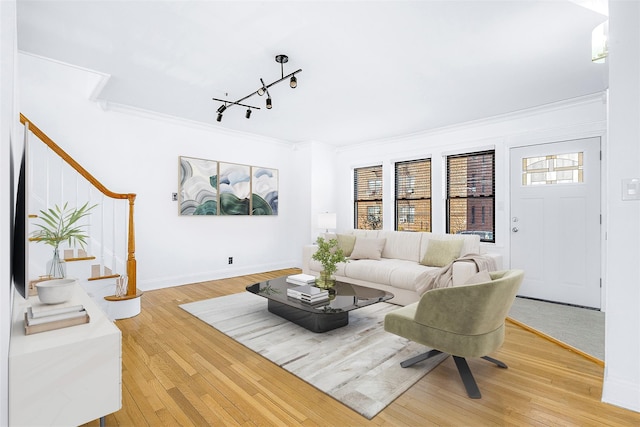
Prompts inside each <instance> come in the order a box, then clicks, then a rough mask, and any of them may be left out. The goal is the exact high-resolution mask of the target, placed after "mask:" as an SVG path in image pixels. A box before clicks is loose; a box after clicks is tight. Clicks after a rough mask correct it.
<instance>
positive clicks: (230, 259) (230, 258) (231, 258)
mask: <svg viewBox="0 0 640 427" xmlns="http://www.w3.org/2000/svg"><path fill="white" fill-rule="evenodd" d="M229 264H233V257H232V256H230V257H229Z"/></svg>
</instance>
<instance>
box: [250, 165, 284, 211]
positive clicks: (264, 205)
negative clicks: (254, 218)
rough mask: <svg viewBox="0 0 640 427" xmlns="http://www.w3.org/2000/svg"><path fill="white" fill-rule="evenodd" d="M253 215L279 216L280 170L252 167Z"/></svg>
mask: <svg viewBox="0 0 640 427" xmlns="http://www.w3.org/2000/svg"><path fill="white" fill-rule="evenodd" d="M251 215H278V170H277V169H269V168H261V167H256V166H252V167H251Z"/></svg>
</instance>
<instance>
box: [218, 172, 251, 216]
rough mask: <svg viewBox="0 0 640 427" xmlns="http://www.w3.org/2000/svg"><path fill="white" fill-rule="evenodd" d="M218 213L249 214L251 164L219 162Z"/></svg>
mask: <svg viewBox="0 0 640 427" xmlns="http://www.w3.org/2000/svg"><path fill="white" fill-rule="evenodd" d="M219 166H220V175H219V176H220V180H219V181H218V192H219V194H220V210H219V215H249V214H250V212H251V206H250V205H251V202H250V200H251V199H250V196H251V166H247V165H239V164H235V163H223V162H220V163H219Z"/></svg>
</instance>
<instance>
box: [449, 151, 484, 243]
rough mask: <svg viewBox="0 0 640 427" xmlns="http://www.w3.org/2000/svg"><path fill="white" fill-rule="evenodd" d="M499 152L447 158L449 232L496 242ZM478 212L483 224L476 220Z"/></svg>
mask: <svg viewBox="0 0 640 427" xmlns="http://www.w3.org/2000/svg"><path fill="white" fill-rule="evenodd" d="M494 191H495V152H494V151H493V150H491V151H483V152H478V153H469V154H461V155H455V156H448V157H447V233H452V234H477V235H479V236H480V240H481V241H482V242H495V234H494V233H495V226H494V224H495V194H494ZM476 209H479V210H480V212H481V221H476V218H475V214H476Z"/></svg>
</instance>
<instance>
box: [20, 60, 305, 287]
mask: <svg viewBox="0 0 640 427" xmlns="http://www.w3.org/2000/svg"><path fill="white" fill-rule="evenodd" d="M18 58H19V76H20V78H19V84H20V91H21V94H20V110H21V112H22V113H23V114H25V115H26V116H27V117H28V118H29V119H30V120H32V121H33V122H34V123H35V124H36V125H37V126H38V127H39V128H40V129H42V130H43V131H44V132H45V133H46V134H47V135H48V136H49V137H51V138H52V139H53V140H54V141H55V142H56V143H57V144H58V145H60V146H61V147H62V148H63V149H64V150H65V151H66V152H67V153H68V154H69V155H71V157H73V158H74V159H75V160H77V161H78V162H79V163H80V164H81V165H83V167H85V168H86V169H87V170H88V171H89V172H90V173H91V174H93V175H94V176H95V177H96V178H97V179H98V180H99V181H101V182H102V183H103V184H104V185H105V186H106V187H107V188H109V189H110V190H111V191H115V192H118V193H136V194H137V198H136V203H135V209H136V210H135V231H136V259H137V265H138V276H137V277H138V287H139V288H140V289H142V290H148V289H154V288H160V287H166V286H174V285H179V284H186V283H193V282H197V281H203V280H211V279H215V278H221V277H229V276H235V275H240V274H247V273H252V272H258V271H266V270H272V269H277V268H285V267H292V266H300V265H301V247H302V245H303V244H304V243H308V240H307V239H306V236H305V235H303V233H300V232H299V231H298V230H300V229H301V227H304V226H305V224H306V218H308V217H309V214H308V204H306V203H299V202H298V197H299V195H300V194H305V191H307V190H306V189H307V188H308V187H306V186H305V182H304V180H299V178H298V177H299V176H300V174H301V173H302V174H305V173H308V172H305V168H304V167H302V166H301V165H300V164H299V162H297V161H296V157H297V153H296V152H295V151H294V149H293V147H292V145H291V144H288V143H282V142H279V141H276V140H273V139H268V138H263V137H257V136H253V135H248V134H241V133H238V132H229V131H226V130H225V129H224V127H223V126H206V125H197V124H187V123H186V122H184V121H177V120H172V119H169V118H167V119H166V120H161V119H159V118H158V116H155V115H150V114H143V113H138V114H133V113H123V112H121V111H120V112H119V111H112V110H111V109H110V107H109V106H107V109H106V111H105V110H103V109H102V108H100V106H99V105H98V104H96V103H95V102H92V101H90V100H89V99H88V97H89V94H90V93H91V92H92V90H93V88H94V86H95V83H96V81H99V79H100V77H101V76H97V75H96V74H95V73H93V72H90V71H88V70H82V69H79V68H76V67H70V66H68V65H64V64H59V63H55V62H52V61H48V60H44V59H42V58H37V57H34V56H31V55H26V54H20V55H19V57H18ZM213 110H214V105H212V117H213ZM181 155H182V156H189V157H199V158H205V159H212V160H220V161H224V162H231V163H241V164H246V165H255V166H265V167H271V168H276V169H278V170H279V193H280V196H279V214H278V215H277V216H269V217H266V216H265V217H258V216H256V217H248V216H242V217H234V216H216V217H209V216H204V217H200V216H179V215H178V203H177V202H174V201H172V200H171V194H172V193H174V192H177V191H178V157H179V156H181ZM299 169H300V170H299ZM306 226H308V224H306ZM302 229H304V228H302ZM229 256H232V257H233V258H234V263H233V265H228V263H227V258H228V257H229Z"/></svg>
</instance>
